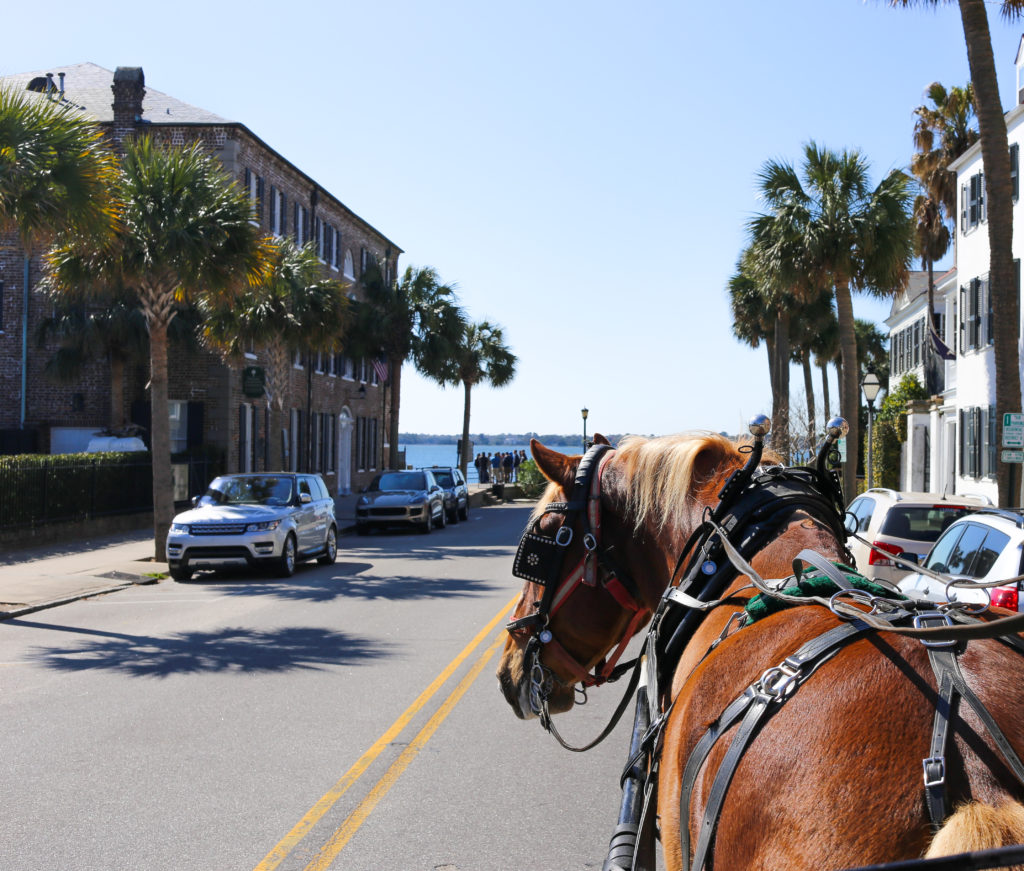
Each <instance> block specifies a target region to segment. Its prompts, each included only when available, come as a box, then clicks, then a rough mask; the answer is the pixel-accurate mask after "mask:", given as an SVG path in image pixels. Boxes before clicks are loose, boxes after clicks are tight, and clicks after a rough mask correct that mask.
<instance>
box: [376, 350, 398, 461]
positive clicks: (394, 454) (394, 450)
mask: <svg viewBox="0 0 1024 871" xmlns="http://www.w3.org/2000/svg"><path fill="white" fill-rule="evenodd" d="M388 368H389V369H390V371H391V378H390V379H389V380H390V381H391V421H390V426H389V427H388V444H390V445H391V450H390V451H389V452H388V468H390V469H397V468H398V406H399V400H400V399H401V392H402V361H401V360H397V359H394V358H392V359H391V360H389V361H388ZM380 423H381V430H382V431H383V429H384V421H383V420H382V421H381V422H380Z"/></svg>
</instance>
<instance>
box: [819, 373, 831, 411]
mask: <svg viewBox="0 0 1024 871" xmlns="http://www.w3.org/2000/svg"><path fill="white" fill-rule="evenodd" d="M820 369H821V410H822V413H823V414H824V416H825V424H826V425H827V424H828V422H829V421H830V420H831V419H832V404H831V401H830V399H829V391H828V360H822V361H821V364H820Z"/></svg>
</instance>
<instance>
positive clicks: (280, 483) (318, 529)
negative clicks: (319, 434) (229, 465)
mask: <svg viewBox="0 0 1024 871" xmlns="http://www.w3.org/2000/svg"><path fill="white" fill-rule="evenodd" d="M337 554H338V524H337V521H336V520H335V517H334V499H332V498H331V496H330V494H329V493H328V492H327V487H326V485H325V484H324V482H323V479H322V478H321V477H320V476H319V475H296V474H292V473H289V472H265V473H261V474H239V475H221V476H220V477H219V478H215V479H214V480H213V481H212V482H211V484H210V486H209V487H208V488H207V490H206V493H205V494H203V495H202V496H198V497H196V498H195V499H194V500H193V507H192V508H191V509H190V510H188V511H185V512H184V513H182V514H179V515H178V516H177V517H175V518H174V521H173V522H172V523H171V530H170V533H169V534H168V536H167V564H168V567H169V570H170V573H171V577H172V578H174V579H175V580H176V581H187V580H188V579H189V578H191V577H192V573H193V572H194V571H195V570H196V569H221V568H228V567H231V566H245V565H248V566H252V567H254V568H271V569H273V570H274V572H275V573H276V574H277V575H278V577H282V578H288V577H291V576H292V575H293V574H294V573H295V565H296V563H297V562H298V561H300V560H307V559H312V558H313V557H316V559H317V562H319V563H320V564H321V565H330V564H331V563H333V562H334V560H335V559H336V558H337Z"/></svg>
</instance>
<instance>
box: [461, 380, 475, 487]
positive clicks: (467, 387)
mask: <svg viewBox="0 0 1024 871" xmlns="http://www.w3.org/2000/svg"><path fill="white" fill-rule="evenodd" d="M472 390H473V384H472V382H470V381H463V382H462V392H463V394H464V395H465V397H466V400H465V402H464V403H463V404H462V453H461V454H460V455H459V468H460V469H461V470H462V477H463V478H466V480H467V481H468V480H469V478H468V477H467V476H466V469H468V468H469V453H470V452H469V450H468V446H469V407H470V392H471V391H472Z"/></svg>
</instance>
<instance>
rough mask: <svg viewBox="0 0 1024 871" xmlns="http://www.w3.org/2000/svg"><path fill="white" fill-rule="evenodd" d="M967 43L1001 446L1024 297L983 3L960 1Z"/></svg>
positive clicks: (1002, 487)
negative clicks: (981, 172) (984, 206)
mask: <svg viewBox="0 0 1024 871" xmlns="http://www.w3.org/2000/svg"><path fill="white" fill-rule="evenodd" d="M959 2H960V17H961V20H962V21H963V26H964V39H965V41H966V43H967V62H968V65H969V67H970V71H971V82H972V84H973V85H974V101H975V108H976V110H977V114H978V128H979V131H980V133H981V158H982V163H983V165H984V168H985V176H986V178H985V181H986V185H985V188H986V195H987V197H988V244H989V258H990V262H989V293H991V294H992V309H993V311H994V312H995V317H994V318H993V319H992V320H993V328H994V329H993V332H994V345H995V348H994V354H995V373H996V391H995V392H996V395H995V408H996V439H997V443H998V444H1001V443H1002V438H1003V414H1004V413H1005V412H1019V411H1020V410H1021V392H1020V352H1019V350H1018V345H1017V343H1018V341H1019V338H1020V298H1019V296H1018V290H1017V283H1016V276H1015V270H1014V266H1013V246H1012V240H1013V203H1012V189H1011V185H1010V146H1009V142H1008V141H1007V136H1006V118H1005V117H1004V116H1003V107H1002V103H1001V102H1000V100H999V83H998V80H997V78H996V69H995V61H994V59H993V56H992V39H991V36H990V34H989V27H988V14H987V13H986V11H985V3H984V0H959ZM1010 471H1011V467H1010V464H1009V463H1003V462H1000V463H999V465H998V467H997V474H996V481H997V483H998V486H999V504H1000V505H1003V506H1007V505H1015V504H1016V494H1013V493H1011V492H1010Z"/></svg>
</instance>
